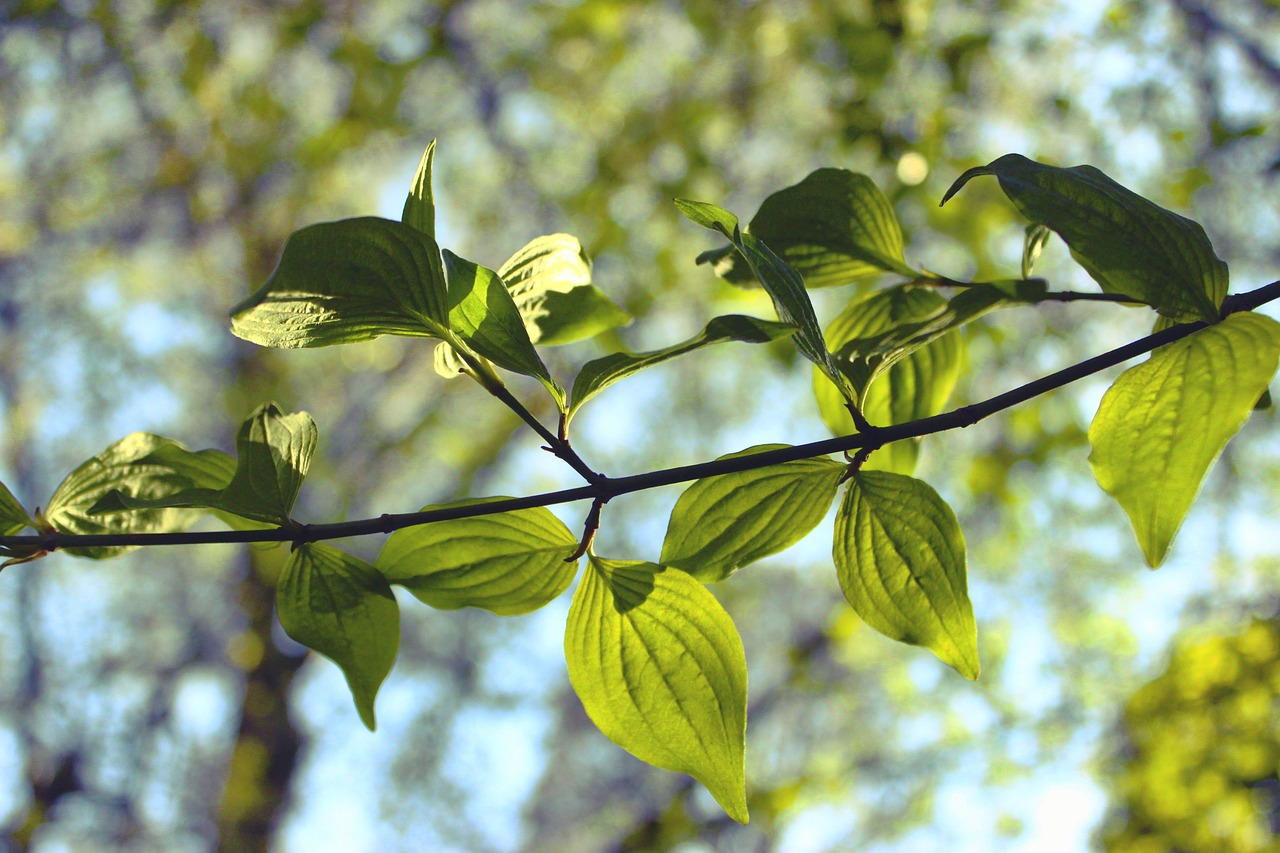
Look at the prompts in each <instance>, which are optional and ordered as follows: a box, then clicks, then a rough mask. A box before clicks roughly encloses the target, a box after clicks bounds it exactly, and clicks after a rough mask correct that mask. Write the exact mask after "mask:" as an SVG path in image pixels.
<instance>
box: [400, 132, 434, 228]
mask: <svg viewBox="0 0 1280 853" xmlns="http://www.w3.org/2000/svg"><path fill="white" fill-rule="evenodd" d="M435 154H436V141H435V140H434V139H433V140H431V142H429V143H427V150H426V151H424V152H422V160H421V161H420V162H419V163H418V171H417V172H415V173H414V175H413V188H412V189H410V190H409V197H408V198H406V199H405V200H404V212H403V213H402V214H400V221H401V222H403V223H404V224H405V225H408V226H409V227H411V228H414V229H416V230H418V231H421V232H422V233H423V234H426V235H427V237H429V238H431V239H432V240H435V238H436V201H435V197H434V195H433V194H432V192H431V163H432V161H433V160H434V159H435Z"/></svg>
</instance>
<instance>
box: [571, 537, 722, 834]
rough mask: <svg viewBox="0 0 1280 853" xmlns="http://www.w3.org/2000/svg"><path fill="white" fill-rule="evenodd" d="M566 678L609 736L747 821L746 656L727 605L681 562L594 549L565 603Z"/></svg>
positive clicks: (591, 715) (635, 754)
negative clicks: (604, 555) (607, 554)
mask: <svg viewBox="0 0 1280 853" xmlns="http://www.w3.org/2000/svg"><path fill="white" fill-rule="evenodd" d="M564 652H565V660H566V662H567V663H568V665H569V680H570V682H572V684H573V689H574V691H576V692H577V694H578V698H580V699H581V700H582V704H583V707H585V708H586V711H587V715H588V716H590V717H591V720H592V721H593V722H594V723H595V724H596V726H597V727H598V728H599V729H600V731H601V732H603V733H604V734H605V736H606V737H608V738H609V739H610V740H612V741H613V742H614V743H616V744H618V745H619V746H621V747H622V748H623V749H625V750H627V751H628V752H630V753H631V754H632V755H634V756H636V757H637V758H639V759H640V760H641V761H646V762H648V763H649V764H652V765H654V766H656V767H662V768H665V769H667V770H674V771H676V772H678V773H688V774H689V775H690V776H692V777H693V778H695V779H697V780H698V781H699V782H701V783H702V784H703V785H706V786H707V790H709V791H710V792H711V795H712V796H714V797H715V798H716V802H718V803H720V806H721V808H723V809H724V810H725V812H726V813H728V815H729V816H730V817H731V818H733V819H734V820H736V821H739V822H740V823H746V822H747V796H746V771H745V767H744V755H745V749H746V724H747V664H746V656H745V654H744V652H743V649H742V640H741V639H740V638H739V637H738V632H737V629H736V628H734V625H733V621H732V620H731V619H730V618H729V614H728V613H726V612H725V610H724V608H723V607H721V606H720V603H719V602H718V601H716V599H715V596H713V595H712V594H711V593H710V592H708V591H707V588H706V587H704V586H703V585H702V584H700V583H699V582H698V581H696V580H694V579H693V578H692V577H691V576H689V575H688V574H686V573H685V572H681V571H677V570H673V569H669V568H667V567H665V566H659V565H657V564H654V563H640V562H623V561H617V560H605V559H601V558H598V557H594V556H593V557H592V558H591V561H590V566H589V568H588V569H587V571H586V572H584V574H583V577H582V582H581V583H580V584H579V586H578V591H577V593H576V594H575V595H574V597H573V605H572V606H571V607H570V608H569V620H568V624H567V627H566V630H565V638H564Z"/></svg>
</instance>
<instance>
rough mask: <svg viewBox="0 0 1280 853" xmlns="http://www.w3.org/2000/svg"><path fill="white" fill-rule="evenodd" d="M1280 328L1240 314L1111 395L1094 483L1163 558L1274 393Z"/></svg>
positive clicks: (1096, 434) (1097, 432)
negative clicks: (1210, 477)
mask: <svg viewBox="0 0 1280 853" xmlns="http://www.w3.org/2000/svg"><path fill="white" fill-rule="evenodd" d="M1278 359H1280V323H1276V321H1275V320H1272V319H1271V318H1269V317H1264V316H1262V315H1261V314H1252V313H1238V314H1232V315H1230V316H1228V317H1227V318H1226V319H1225V320H1223V321H1222V322H1221V323H1217V324H1215V325H1212V326H1209V327H1208V328H1206V329H1201V330H1200V331H1198V332H1195V333H1194V334H1192V335H1190V336H1189V337H1186V338H1183V339H1182V340H1180V341H1175V342H1174V343H1171V344H1168V345H1166V346H1163V347H1161V348H1160V349H1158V350H1156V351H1155V352H1153V353H1152V354H1151V358H1149V359H1148V360H1147V361H1145V362H1143V363H1142V364H1139V365H1138V366H1137V367H1131V368H1129V369H1128V370H1126V371H1125V372H1124V373H1123V374H1121V376H1120V378H1119V379H1117V380H1116V381H1115V384H1113V385H1112V386H1111V388H1110V389H1109V390H1108V391H1107V393H1106V394H1105V395H1104V396H1103V398H1102V404H1101V405H1100V406H1099V407H1098V413H1097V415H1095V416H1094V419H1093V424H1092V426H1090V427H1089V441H1090V443H1092V445H1093V452H1092V453H1091V454H1090V456H1089V461H1090V462H1091V463H1092V465H1093V473H1094V476H1095V477H1096V478H1097V480H1098V485H1100V486H1101V487H1102V488H1103V489H1104V490H1105V491H1106V492H1107V493H1108V494H1110V495H1111V496H1112V497H1114V498H1115V499H1116V501H1118V502H1119V504H1120V506H1121V507H1123V508H1124V511H1125V512H1126V513H1127V514H1128V516H1129V520H1130V522H1131V523H1132V524H1133V529H1134V532H1135V533H1136V534H1137V537H1138V544H1139V545H1141V546H1142V553H1143V555H1144V556H1145V557H1146V560H1147V564H1148V565H1150V566H1152V567H1155V566H1158V565H1160V563H1162V562H1163V561H1164V558H1165V555H1166V553H1168V550H1169V545H1170V543H1172V541H1173V537H1174V536H1175V535H1176V534H1177V532H1178V528H1179V527H1180V526H1181V525H1182V519H1183V518H1184V517H1185V516H1186V514H1187V510H1189V509H1190V508H1191V503H1192V502H1193V501H1194V500H1195V496H1196V494H1197V493H1198V492H1199V491H1200V484H1201V483H1202V482H1203V480H1204V476H1205V474H1206V473H1207V472H1208V470H1209V466H1211V465H1212V464H1213V461H1214V460H1215V459H1217V458H1218V456H1219V454H1221V453H1222V449H1223V448H1224V447H1226V445H1227V442H1228V441H1230V440H1231V437H1232V436H1233V435H1235V434H1236V432H1237V431H1238V430H1239V429H1240V427H1241V426H1243V425H1244V422H1245V421H1246V420H1247V419H1248V417H1249V413H1250V412H1251V411H1252V410H1253V407H1254V405H1255V404H1256V403H1257V402H1258V398H1259V397H1261V396H1262V394H1263V393H1264V392H1265V391H1266V390H1267V385H1268V384H1269V383H1270V382H1271V378H1272V377H1273V376H1274V375H1275V372H1276V364H1277V360H1278Z"/></svg>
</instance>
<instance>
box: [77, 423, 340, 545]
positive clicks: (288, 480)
mask: <svg viewBox="0 0 1280 853" xmlns="http://www.w3.org/2000/svg"><path fill="white" fill-rule="evenodd" d="M318 440H319V439H318V434H317V431H316V425H315V421H313V420H312V419H311V416H310V415H308V414H307V413H306V412H296V413H293V414H284V413H283V412H281V411H280V409H279V408H278V407H277V406H276V404H275V403H267V404H265V405H263V406H260V407H258V409H256V410H255V411H254V412H253V413H252V414H251V415H249V417H248V418H247V419H246V420H245V422H244V423H243V424H241V426H240V431H239V433H238V434H237V435H236V454H237V459H236V461H235V471H234V473H233V474H232V475H231V477H230V479H229V480H228V481H226V482H225V486H223V487H221V488H219V487H218V484H217V483H214V482H212V481H208V483H207V484H200V485H196V486H194V487H189V488H181V489H175V490H173V491H171V492H169V493H168V494H164V495H160V496H156V497H149V496H138V495H134V494H130V493H128V492H126V491H125V490H123V489H120V490H118V491H117V490H114V489H108V490H106V491H105V493H103V494H101V496H100V497H101V499H100V500H96V502H95V503H94V504H92V505H91V508H90V509H89V514H90V515H91V516H93V517H95V518H100V519H102V518H106V519H114V518H117V517H120V516H126V517H127V516H128V515H130V514H136V512H137V511H138V510H143V511H150V510H157V509H161V508H166V507H167V508H175V507H185V508H200V509H213V510H218V511H221V512H227V513H231V514H232V515H237V516H240V517H242V518H247V519H252V520H254V521H259V522H266V523H268V524H275V525H287V524H291V523H292V522H291V520H290V518H289V513H290V512H291V511H292V510H293V503H294V501H295V500H296V499H297V497H298V490H299V489H300V488H301V487H302V481H303V479H304V478H305V477H306V476H307V471H308V470H309V469H310V467H311V456H312V454H313V453H314V452H315V448H316V444H317V442H318ZM216 452H217V451H202V453H216ZM223 456H225V454H223ZM228 462H229V458H228V460H226V461H222V462H220V463H219V466H218V467H219V470H221V471H224V472H225V470H226V468H227V464H228Z"/></svg>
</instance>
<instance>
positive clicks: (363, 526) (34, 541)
mask: <svg viewBox="0 0 1280 853" xmlns="http://www.w3.org/2000/svg"><path fill="white" fill-rule="evenodd" d="M1276 299H1280V281H1274V282H1272V283H1270V284H1268V285H1265V286H1263V287H1260V288H1258V289H1256V290H1252V291H1249V292H1248V293H1241V294H1236V295H1233V296H1229V297H1227V299H1226V301H1225V302H1224V303H1223V306H1222V312H1223V316H1224V317H1225V316H1227V315H1229V314H1233V313H1235V312H1238V311H1250V310H1253V309H1254V308H1257V307H1259V306H1260V305H1264V304H1266V303H1268V302H1271V301H1273V300H1276ZM1206 326H1208V324H1207V323H1205V322H1204V321H1196V322H1193V323H1182V324H1179V325H1177V326H1170V327H1169V328H1167V329H1163V330H1161V331H1159V332H1156V333H1154V334H1150V335H1147V336H1146V337H1143V338H1139V339H1138V340H1136V341H1133V342H1131V343H1128V344H1125V345H1124V346H1121V347H1117V348H1116V349H1113V350H1111V351H1109V352H1106V353H1103V354H1101V355H1098V356H1094V357H1093V358H1090V359H1086V360H1085V361H1082V362H1079V363H1078V364H1074V365H1072V366H1070V367H1067V368H1064V369H1063V370H1059V371H1057V372H1056V373H1051V374H1049V375H1048V376H1044V377H1041V378H1040V379H1036V380H1034V381H1032V382H1028V383H1026V384H1025V385H1021V386H1019V387H1017V388H1014V389H1012V390H1010V391H1006V392H1005V393H1003V394H998V395H996V396H994V397H991V398H989V399H987V400H984V401H982V402H980V403H974V404H972V405H968V406H963V407H961V408H959V409H953V410H952V411H950V412H944V413H942V414H940V415H934V416H932V417H928V418H921V419H919V420H915V421H910V422H908V423H903V424H896V425H894V426H886V427H873V428H872V429H871V430H870V431H868V432H864V433H857V434H854V435H846V436H840V437H838V438H830V439H825V440H823V441H815V442H810V443H808V444H800V445H795V446H793V447H784V448H778V449H775V450H767V451H763V452H760V453H753V454H750V455H747V456H733V457H730V458H727V459H716V460H713V461H710V462H700V463H696V464H693V465H682V466H680V467H676V468H666V469H662V470H659V471H650V472H648V473H644V474H634V475H631V476H628V477H616V478H609V477H602V476H600V475H596V474H592V477H594V479H592V480H591V481H590V482H589V484H588V485H585V486H579V487H577V488H573V489H562V490H560V491H555V492H546V493H543V494H537V495H529V496H526V497H519V498H507V499H504V500H497V501H488V502H485V503H479V504H467V505H463V506H450V507H442V508H439V509H430V510H426V511H423V512H409V513H399V514H391V513H388V514H384V515H381V516H378V517H375V518H366V519H360V520H356V521H346V522H337V523H329V524H310V525H304V526H298V527H278V528H272V529H268V530H212V531H197V532H185V533H102V534H71V533H37V534H23V535H17V536H0V547H3V548H31V549H38V550H44V551H55V550H58V549H60V548H94V547H104V546H156V545H204V544H215V543H244V542H293V543H302V542H314V541H320V540H329V539H344V538H347V537H351V536H367V535H370V534H374V533H390V532H392V531H394V530H400V529H402V528H405V527H414V526H417V525H420V524H429V523H431V522H435V521H447V520H451V519H459V518H474V517H477V516H482V515H493V514H496V513H501V512H511V511H513V510H517V509H527V508H530V507H542V506H553V505H557V504H563V503H571V502H574V501H581V500H591V501H592V502H593V504H592V511H591V512H589V513H588V516H587V522H588V526H587V527H588V529H587V533H588V534H589V533H590V532H591V531H590V524H591V522H592V521H593V520H594V522H595V523H596V526H598V524H599V516H600V512H599V508H600V507H602V506H603V505H604V504H605V503H607V502H608V501H609V500H611V499H612V498H615V497H618V496H619V495H626V494H631V493H633V492H640V491H645V490H647V489H654V488H658V487H660V486H670V485H674V484H677V483H685V482H689V481H692V480H699V479H702V478H704V477H714V476H718V475H720V474H730V473H735V472H739V471H749V470H754V469H757V468H765V467H768V466H770V465H780V464H782V463H783V462H793V461H796V460H799V459H810V458H813V457H816V456H827V455H829V454H832V453H845V452H848V451H853V450H857V451H860V452H859V453H858V454H857V457H860V456H862V455H863V453H862V451H865V452H866V453H870V452H871V451H872V450H875V449H876V448H879V447H883V446H884V445H886V444H889V443H890V442H894V441H901V440H903V439H907V438H918V437H921V436H925V435H933V434H937V433H941V432H946V431H948V430H953V429H963V428H965V427H969V426H972V425H973V424H975V423H977V422H978V421H980V420H983V419H984V418H987V417H990V416H991V415H994V414H996V413H997V412H1000V411H1003V410H1005V409H1009V408H1012V407H1014V406H1016V405H1019V404H1020V403H1024V402H1026V401H1028V400H1031V399H1033V398H1035V397H1038V396H1040V395H1042V394H1046V393H1048V392H1050V391H1053V390H1056V389H1058V388H1062V387H1064V386H1066V385H1069V384H1071V383H1073V382H1076V381H1078V380H1080V379H1083V378H1085V377H1087V376H1091V375H1093V374H1095V373H1099V372H1101V371H1103V370H1106V369H1107V368H1109V367H1114V366H1116V365H1118V364H1121V363H1123V362H1125V361H1128V360H1129V359H1132V358H1136V357H1137V356H1140V355H1143V354H1145V353H1148V352H1151V351H1152V350H1154V349H1156V348H1158V347H1161V346H1164V345H1165V344H1169V343H1173V342H1174V341H1177V340H1181V339H1182V338H1185V337H1187V336H1188V335H1191V334H1194V333H1195V332H1198V331H1199V330H1201V329H1203V328H1205V327H1206ZM513 399H514V398H513ZM517 405H519V404H518V402H517ZM523 408H524V407H523V406H520V409H523ZM530 418H532V415H530ZM535 420H536V419H535ZM531 425H532V424H531ZM541 432H542V431H541V430H539V433H540V434H541ZM544 437H545V436H544ZM556 442H557V443H558V444H559V443H561V442H559V439H557V440H556ZM553 446H554V445H553ZM553 452H554V451H553ZM857 457H855V459H856V458H857ZM574 458H576V454H575V456H574ZM579 461H580V460H579ZM582 467H583V468H584V469H585V468H586V466H585V465H583V466H582ZM584 476H586V474H584ZM583 539H584V541H585V542H586V544H587V546H588V547H589V546H590V541H589V536H588V535H584V537H583Z"/></svg>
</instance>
